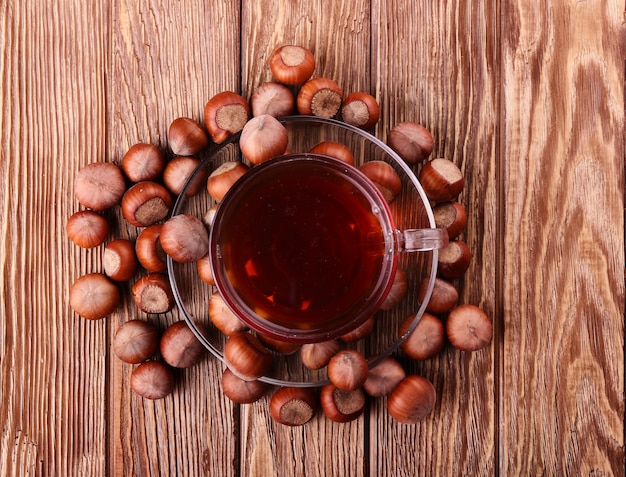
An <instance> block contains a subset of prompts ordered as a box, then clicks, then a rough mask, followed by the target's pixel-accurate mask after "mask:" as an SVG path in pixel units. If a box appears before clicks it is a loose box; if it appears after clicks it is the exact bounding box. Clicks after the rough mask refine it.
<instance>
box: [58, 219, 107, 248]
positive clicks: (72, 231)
mask: <svg viewBox="0 0 626 477" xmlns="http://www.w3.org/2000/svg"><path fill="white" fill-rule="evenodd" d="M65 231H66V233H67V236H68V237H69V239H70V240H71V241H72V242H74V243H75V244H76V245H78V246H79V247H82V248H93V247H97V246H98V245H100V244H102V243H103V242H104V241H105V239H106V237H107V234H108V233H109V223H108V222H107V220H106V219H105V218H104V217H103V216H102V215H100V214H98V213H97V212H93V211H91V210H81V211H79V212H76V213H74V214H72V216H71V217H70V218H69V219H68V221H67V224H66V225H65Z"/></svg>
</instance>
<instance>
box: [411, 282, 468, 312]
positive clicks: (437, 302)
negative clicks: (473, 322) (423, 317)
mask: <svg viewBox="0 0 626 477" xmlns="http://www.w3.org/2000/svg"><path fill="white" fill-rule="evenodd" d="M429 283H430V280H429V279H428V278H425V279H424V280H422V281H421V282H420V284H419V286H418V287H417V299H418V300H419V301H420V302H422V303H423V302H424V299H425V298H426V291H427V290H428V284H429ZM458 301H459V292H458V291H457V289H456V288H455V286H454V285H453V284H452V283H450V282H448V281H446V280H442V279H441V278H435V284H434V286H433V292H432V294H431V295H430V300H428V303H427V305H426V311H429V312H431V313H435V314H441V313H447V312H448V311H450V310H451V309H452V308H454V306H455V305H456V304H457V302H458Z"/></svg>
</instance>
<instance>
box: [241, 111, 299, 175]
mask: <svg viewBox="0 0 626 477" xmlns="http://www.w3.org/2000/svg"><path fill="white" fill-rule="evenodd" d="M288 141H289V137H288V134H287V129H286V128H285V126H283V125H282V123H281V122H280V121H279V120H278V119H276V118H275V117H274V116H270V115H269V114H262V115H260V116H256V117H254V118H252V119H251V120H250V121H248V122H247V123H246V125H245V126H244V127H243V130H242V131H241V137H240V139H239V148H240V149H241V152H242V154H243V155H244V157H245V158H246V159H248V161H250V162H251V163H252V164H254V165H256V164H260V163H261V162H265V161H267V160H269V159H271V158H272V157H276V156H280V155H282V154H284V153H285V149H287V142H288Z"/></svg>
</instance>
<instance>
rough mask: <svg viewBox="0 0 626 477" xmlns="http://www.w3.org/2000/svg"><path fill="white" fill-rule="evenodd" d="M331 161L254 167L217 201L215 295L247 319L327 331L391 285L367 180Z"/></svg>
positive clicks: (346, 321)
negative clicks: (240, 310) (217, 289)
mask: <svg viewBox="0 0 626 477" xmlns="http://www.w3.org/2000/svg"><path fill="white" fill-rule="evenodd" d="M337 162H338V161H333V162H331V163H328V162H327V161H326V160H325V159H324V160H322V159H315V160H313V159H312V158H309V159H306V160H303V159H301V158H300V159H298V160H279V161H276V160H273V163H266V164H262V165H260V166H256V167H255V169H256V168H259V171H255V173H247V174H246V176H247V175H248V174H249V175H250V176H249V177H246V176H244V177H243V178H242V180H240V181H239V182H238V183H237V184H235V186H234V188H233V190H231V191H229V195H227V197H226V198H225V199H224V202H223V204H222V205H220V208H219V209H218V212H217V215H216V219H215V220H216V222H215V223H216V224H217V225H214V228H213V230H212V235H211V249H212V253H214V254H215V257H216V258H217V261H218V262H219V261H221V269H222V271H223V275H224V276H223V277H222V281H223V283H222V284H220V272H219V271H218V270H215V274H216V279H217V281H218V287H220V288H224V287H225V288H227V289H228V292H227V293H224V292H223V293H222V294H224V295H232V294H236V295H237V296H238V297H239V298H240V300H241V301H243V302H244V304H245V307H246V308H248V310H244V314H246V313H250V312H253V313H255V314H256V315H258V316H259V317H261V318H263V319H265V320H268V322H271V325H270V327H271V326H274V325H277V326H278V327H285V328H289V329H300V330H308V329H311V330H324V329H327V330H329V329H333V328H336V327H337V326H339V327H342V326H344V327H345V326H348V325H349V322H350V321H351V320H353V319H354V318H355V315H358V314H359V313H361V312H362V310H363V309H364V308H367V307H368V306H369V305H377V303H374V304H372V303H370V302H371V301H372V300H378V298H379V297H376V296H375V292H376V290H377V288H380V286H381V283H382V286H383V287H385V286H386V283H387V281H388V280H389V272H388V271H387V272H383V268H385V267H387V265H385V260H388V258H385V249H386V246H387V245H386V243H385V236H386V235H387V231H385V230H384V227H385V226H384V225H383V224H384V223H385V222H384V220H385V219H384V218H383V217H384V215H382V214H384V211H381V210H380V207H379V206H378V205H377V202H376V200H377V199H373V196H375V195H376V194H377V193H376V192H374V191H372V190H371V188H369V186H368V183H367V182H365V186H363V184H362V183H359V181H360V180H361V179H359V180H358V181H355V180H354V179H353V178H352V177H351V176H352V175H353V174H360V173H358V171H356V170H355V169H353V168H351V171H352V172H350V175H346V174H345V173H344V172H345V170H346V167H349V166H346V165H338V164H337ZM261 168H262V169H263V170H262V171H261V170H260V169H261ZM253 171H254V169H253ZM231 194H232V195H233V197H232V198H230V197H229V196H230V195H231ZM381 221H382V223H381ZM212 261H213V262H214V268H216V265H215V262H216V260H212ZM387 268H388V267H387ZM392 268H393V267H392ZM385 274H386V275H387V276H384V275H385ZM381 275H383V276H381ZM225 282H227V283H225ZM376 293H378V292H376ZM379 295H380V293H379ZM224 298H225V299H226V300H227V301H229V303H230V304H231V305H233V304H234V307H235V308H236V307H237V306H238V305H237V304H236V303H233V300H232V299H231V300H229V298H228V296H225V297H224ZM378 301H380V300H378ZM244 321H246V320H244ZM268 325H269V323H268Z"/></svg>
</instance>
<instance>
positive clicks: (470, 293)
mask: <svg viewBox="0 0 626 477" xmlns="http://www.w3.org/2000/svg"><path fill="white" fill-rule="evenodd" d="M375 5H376V6H375V9H374V14H373V16H374V18H373V23H374V25H375V26H374V28H373V30H374V31H375V32H376V33H375V35H374V37H373V40H372V44H374V45H377V50H376V58H377V60H376V63H375V64H374V66H373V69H374V68H375V71H376V74H375V77H376V79H377V80H376V81H377V83H376V90H377V95H378V97H380V103H381V120H380V123H379V125H378V136H379V137H386V135H387V133H388V132H389V130H390V129H391V128H392V127H393V126H394V125H396V124H398V123H400V122H403V121H416V122H418V123H421V124H423V125H424V126H425V127H427V128H428V129H429V130H430V131H431V132H432V134H433V137H434V139H435V150H434V151H433V155H432V157H445V158H447V159H450V160H451V161H453V162H454V163H455V164H457V165H458V166H459V168H460V169H461V171H462V172H463V175H464V177H465V180H466V184H467V185H466V187H465V189H464V192H463V193H462V194H461V196H460V197H459V201H460V202H461V203H462V204H464V205H465V207H466V209H467V212H468V225H467V230H466V232H465V233H464V234H463V236H462V237H461V238H462V239H463V240H465V241H466V242H467V243H468V245H469V247H470V250H471V251H472V255H473V258H472V263H471V267H470V270H469V271H468V272H467V275H466V277H468V279H466V280H459V281H457V282H456V283H455V284H456V285H457V287H458V288H459V290H460V294H461V298H460V301H461V302H463V303H472V304H475V305H478V306H481V307H482V308H483V309H484V310H485V311H486V312H487V313H488V315H489V316H490V317H491V318H492V320H493V321H494V322H495V327H496V329H497V327H498V320H499V318H500V317H499V314H498V313H497V311H498V310H497V303H496V299H497V298H496V295H495V294H496V289H497V287H496V285H495V283H496V270H497V267H496V265H495V264H496V263H497V258H498V256H497V254H498V249H497V248H496V247H494V246H493V244H494V243H498V242H497V240H498V236H497V219H498V214H499V213H500V205H499V204H498V182H497V180H498V172H497V161H498V149H497V147H498V129H499V124H498V116H497V115H496V114H494V112H495V111H497V110H498V108H499V101H500V98H499V94H500V90H499V83H498V74H499V70H498V59H499V51H498V41H497V37H498V34H499V31H498V14H499V12H498V7H497V3H495V2H478V3H477V2H473V3H472V2H462V1H461V2H428V1H419V2H413V1H400V0H389V1H380V2H375ZM409 39H410V40H409ZM399 44H401V45H403V46H402V47H399ZM494 348H495V346H492V347H488V348H486V349H483V350H481V351H479V352H476V353H463V352H459V351H456V350H454V349H453V348H452V347H450V346H449V345H448V346H447V348H446V350H445V351H444V353H443V354H442V355H440V356H437V357H435V358H433V359H430V360H428V361H426V362H422V363H417V362H410V360H407V359H402V363H403V364H404V366H405V369H406V370H407V372H410V373H416V374H420V375H423V376H425V377H427V378H428V379H430V380H431V381H432V382H433V384H434V385H435V388H436V390H437V405H436V408H435V410H434V411H433V414H432V415H431V416H429V417H428V418H427V419H425V420H424V421H423V422H422V423H421V424H420V425H418V426H406V425H400V424H398V423H396V422H395V421H393V420H392V419H390V418H389V417H388V415H387V414H388V413H387V410H386V401H384V400H383V401H377V402H376V403H375V405H374V406H373V410H372V415H371V418H370V421H371V423H370V429H371V431H370V454H369V455H370V468H371V469H372V470H374V469H375V470H376V475H390V476H392V475H394V476H395V475H403V476H404V475H405V476H410V475H435V474H438V475H492V474H493V472H494V471H495V469H496V468H497V460H496V459H497V456H496V447H495V445H494V443H495V442H496V440H497V429H496V425H495V421H496V412H497V407H496V403H495V402H494V397H495V394H496V388H495V383H494V382H495V379H496V371H497V370H496V362H495V355H494ZM412 455H416V456H419V457H418V458H416V459H413V458H411V456H412ZM443 456H445V457H443Z"/></svg>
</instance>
